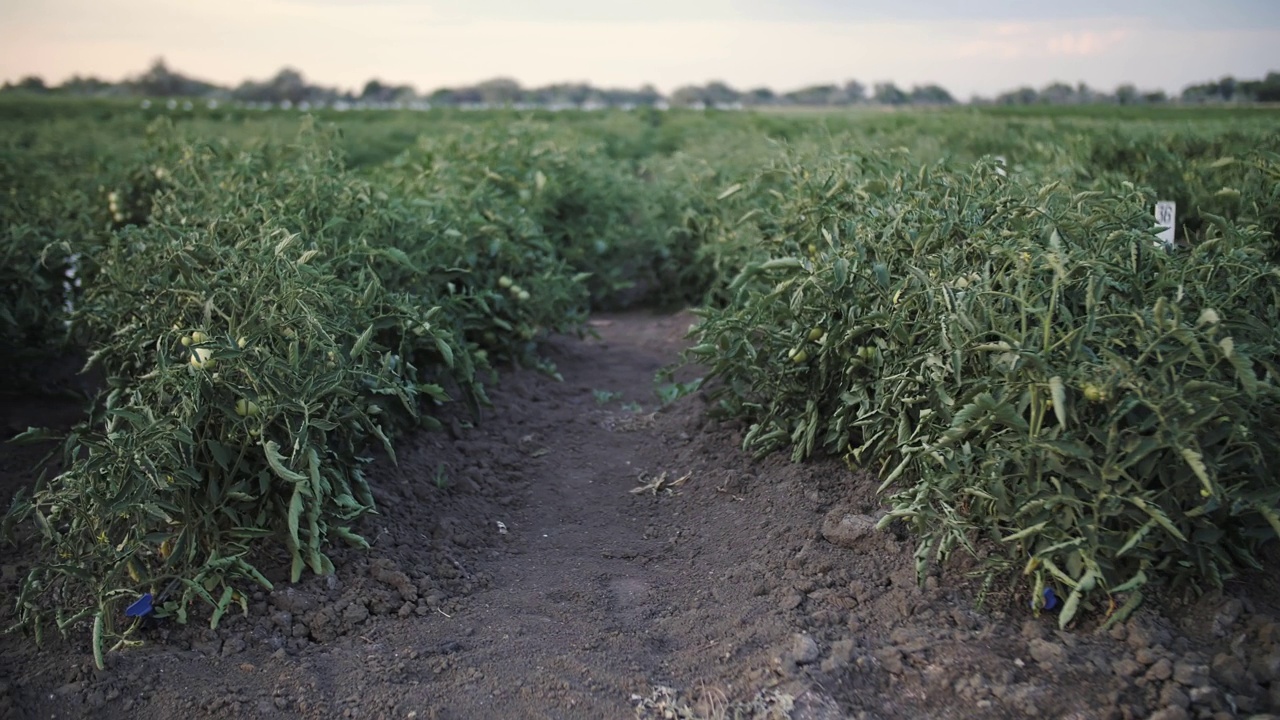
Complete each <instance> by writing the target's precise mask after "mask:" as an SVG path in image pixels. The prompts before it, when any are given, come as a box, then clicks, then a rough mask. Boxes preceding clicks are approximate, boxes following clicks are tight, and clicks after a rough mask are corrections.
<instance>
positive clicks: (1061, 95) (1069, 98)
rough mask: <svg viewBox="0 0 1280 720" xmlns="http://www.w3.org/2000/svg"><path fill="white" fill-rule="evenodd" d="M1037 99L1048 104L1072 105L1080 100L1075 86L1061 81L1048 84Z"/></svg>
mask: <svg viewBox="0 0 1280 720" xmlns="http://www.w3.org/2000/svg"><path fill="white" fill-rule="evenodd" d="M1037 99H1038V100H1039V102H1041V103H1044V104H1046V105H1071V104H1074V103H1076V102H1078V97H1077V95H1076V91H1075V88H1073V87H1071V86H1070V85H1068V84H1066V83H1061V82H1056V83H1052V84H1050V85H1048V86H1046V87H1045V88H1044V89H1043V90H1041V91H1040V93H1039V97H1038V98H1037Z"/></svg>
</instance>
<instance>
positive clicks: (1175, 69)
mask: <svg viewBox="0 0 1280 720" xmlns="http://www.w3.org/2000/svg"><path fill="white" fill-rule="evenodd" d="M159 56H163V57H164V58H165V60H166V61H167V62H168V65H169V67H170V68H172V69H174V70H177V71H180V72H183V73H185V74H187V75H191V76H194V77H197V78H201V79H207V80H211V81H215V82H219V83H222V84H237V83H239V82H240V81H242V80H244V79H247V78H252V79H263V78H266V77H269V76H271V75H274V74H275V72H276V71H277V70H279V69H280V68H281V67H284V66H290V67H293V68H296V69H298V70H300V71H301V72H302V73H303V74H304V75H305V76H306V77H307V79H308V80H310V81H311V82H315V83H319V84H324V85H336V86H339V87H343V88H359V87H360V86H362V85H363V84H364V82H365V81H366V80H368V79H370V78H374V77H376V78H379V79H381V80H383V81H385V82H393V83H410V84H412V85H414V86H415V87H417V88H418V89H419V90H431V89H434V88H437V87H441V86H447V85H460V84H469V83H474V82H478V81H480V80H485V79H489V78H493V77H497V76H505V77H512V78H515V79H517V80H519V81H520V82H521V83H522V84H524V85H527V86H530V85H540V84H546V83H551V82H560V81H588V82H591V83H593V84H595V85H598V86H616V87H632V88H634V87H638V86H640V85H641V84H644V83H652V84H654V85H656V86H657V87H658V88H659V89H661V90H664V91H671V90H673V89H674V88H675V87H677V86H679V85H682V84H687V83H698V84H701V83H705V82H707V81H710V80H723V81H725V82H727V83H729V84H730V85H732V86H734V87H736V88H738V89H742V90H745V89H748V88H751V87H756V86H760V85H767V86H769V87H772V88H773V89H775V90H792V89H796V88H799V87H802V86H804V85H808V84H816V83H828V82H844V81H846V80H850V79H856V80H859V81H861V82H863V83H865V84H867V85H871V84H872V83H875V82H878V81H883V80H893V81H895V82H897V83H898V84H899V85H900V86H903V87H909V86H911V85H914V84H922V83H927V82H936V83H939V84H941V85H942V86H944V87H946V88H947V89H949V90H950V91H951V92H952V93H953V94H955V95H956V96H957V97H958V98H960V99H965V98H968V97H969V96H970V95H972V94H974V93H979V94H983V95H992V94H994V93H996V92H999V91H1002V90H1008V89H1012V88H1014V87H1017V86H1021V85H1033V86H1036V87H1041V86H1043V85H1045V84H1048V83H1049V82H1052V81H1055V80H1061V81H1065V82H1069V83H1076V82H1080V81H1084V82H1087V83H1089V84H1090V85H1091V86H1094V87H1097V88H1101V89H1107V90H1110V89H1113V88H1114V87H1115V86H1116V85H1118V84H1120V83H1122V82H1134V83H1136V84H1137V85H1138V86H1139V87H1140V88H1143V89H1156V88H1160V89H1164V90H1167V91H1170V92H1177V91H1179V90H1181V88H1182V87H1183V86H1185V85H1187V84H1189V83H1192V82H1199V81H1202V80H1208V79H1216V78H1218V77H1220V76H1223V75H1235V76H1236V77H1243V78H1258V77H1261V76H1262V75H1264V74H1265V73H1266V72H1267V71H1268V70H1280V0H1214V1H1213V2H1209V1H1196V0H1163V1H1157V0H1121V1H1119V2H1117V1H1115V0H1111V1H1110V2H1107V1H1103V0H1074V1H1073V2H1037V1H1035V0H955V1H954V2H944V1H943V0H919V1H916V2H912V1H911V0H646V1H645V2H632V3H619V2H616V1H615V2H613V3H610V2H609V1H608V0H465V1H464V0H457V1H454V2H450V1H448V0H364V1H359V0H3V2H0V80H10V81H12V80H17V79H19V78H21V77H22V76H25V75H29V74H36V75H40V76H42V77H44V78H45V80H46V82H51V83H56V82H61V81H62V80H64V79H65V78H67V77H68V76H70V75H72V74H77V73H78V74H84V75H96V76H99V77H102V78H104V79H109V80H119V79H121V78H123V77H125V76H127V75H135V74H137V73H139V72H141V71H143V70H145V69H146V67H147V66H148V65H149V64H150V63H151V61H152V60H153V59H154V58H156V57H159Z"/></svg>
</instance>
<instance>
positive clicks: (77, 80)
mask: <svg viewBox="0 0 1280 720" xmlns="http://www.w3.org/2000/svg"><path fill="white" fill-rule="evenodd" d="M114 87H115V86H114V85H112V84H111V83H109V82H106V81H104V80H99V79H98V78H96V77H81V76H79V75H72V76H71V77H70V78H68V79H66V80H64V81H63V83H62V84H61V85H59V86H58V87H57V90H58V92H62V93H66V94H68V95H99V94H102V93H106V92H109V91H110V90H111V89H112V88H114Z"/></svg>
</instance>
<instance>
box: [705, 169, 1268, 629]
mask: <svg viewBox="0 0 1280 720" xmlns="http://www.w3.org/2000/svg"><path fill="white" fill-rule="evenodd" d="M801 165H803V168H802V167H801ZM814 165H815V163H814V162H812V161H807V162H805V163H798V164H797V165H796V169H795V170H793V171H792V176H793V177H792V182H791V190H790V191H789V192H788V193H786V194H779V195H778V196H777V197H776V201H775V202H773V203H771V204H768V205H765V206H763V207H761V208H760V213H761V215H762V218H761V219H760V220H759V221H758V222H757V227H758V228H762V229H767V232H764V233H763V234H766V236H767V237H769V240H767V241H766V243H765V247H766V248H767V250H768V255H769V259H767V260H759V259H756V258H755V257H754V256H748V259H747V263H746V267H745V268H744V270H743V272H742V273H741V274H739V275H738V276H737V278H736V279H735V280H734V281H733V283H731V284H730V286H729V300H728V304H727V306H726V307H724V308H723V309H716V308H711V309H707V310H704V311H703V312H702V315H703V321H702V323H701V324H700V326H699V328H698V331H697V334H698V337H699V344H698V345H697V346H695V347H694V348H693V349H692V350H691V353H690V355H691V358H692V359H693V360H695V361H697V362H699V363H702V364H705V365H707V366H708V367H709V368H710V372H709V377H711V378H716V379H717V380H718V381H719V383H720V390H719V394H720V396H721V398H722V400H723V403H724V407H725V409H727V410H728V411H729V412H731V413H733V414H738V415H745V416H747V417H750V418H751V419H752V420H753V424H752V426H751V429H750V432H748V433H747V435H746V438H745V445H746V446H747V447H749V448H753V449H755V450H756V451H758V452H769V451H771V450H774V449H778V448H783V447H790V448H791V450H792V457H793V458H794V459H796V460H799V459H802V458H804V457H807V456H809V455H811V454H813V453H814V452H816V451H818V450H820V449H821V450H823V451H826V452H828V453H837V454H841V455H843V456H845V457H846V458H847V459H848V460H849V461H850V463H852V464H855V465H871V466H873V467H878V468H880V470H881V472H883V473H884V478H885V479H884V483H883V485H882V490H889V489H892V495H891V497H890V503H891V504H892V508H893V509H892V510H891V512H890V513H889V514H888V515H887V516H886V518H885V522H886V523H887V522H890V521H892V520H894V519H901V520H904V521H906V522H907V523H908V524H909V525H910V526H911V527H912V528H913V529H914V530H915V531H916V532H917V533H918V534H919V535H920V538H921V545H920V548H919V553H918V558H919V561H920V568H921V570H922V571H923V568H924V565H925V563H926V562H927V561H928V559H929V558H930V557H931V556H932V557H937V558H943V557H946V555H947V554H948V553H949V552H950V551H951V550H952V549H953V548H955V547H957V546H961V547H971V546H972V542H973V541H974V540H975V539H976V538H977V537H986V538H990V539H992V540H996V541H999V542H1001V543H1003V544H1004V546H1005V547H1006V548H1007V549H1008V553H1009V556H1010V558H1011V559H1013V560H1014V561H1015V562H1019V561H1028V565H1027V570H1028V573H1029V574H1031V575H1032V576H1033V580H1034V583H1035V585H1036V589H1037V592H1036V593H1035V595H1033V597H1039V593H1038V589H1039V587H1040V586H1041V585H1042V584H1043V583H1045V582H1052V583H1055V584H1059V585H1061V586H1065V587H1066V588H1067V589H1068V590H1069V594H1068V607H1069V608H1071V610H1072V611H1071V612H1065V613H1063V616H1062V620H1063V622H1064V623H1065V622H1067V621H1069V620H1070V619H1071V616H1072V614H1073V613H1074V611H1075V608H1077V607H1078V604H1079V602H1080V598H1081V597H1082V596H1083V595H1084V594H1087V592H1088V591H1090V590H1092V589H1094V588H1100V589H1103V590H1107V591H1109V592H1117V591H1119V590H1120V589H1133V588H1135V587H1137V586H1139V585H1141V584H1142V583H1143V582H1145V581H1146V580H1147V579H1148V578H1150V577H1155V576H1162V577H1171V578H1173V579H1175V580H1186V581H1191V582H1196V583H1198V582H1207V583H1208V584H1211V585H1219V586H1220V585H1221V583H1222V581H1223V579H1224V578H1226V577H1228V576H1230V574H1231V573H1232V572H1233V571H1234V569H1235V568H1238V567H1240V566H1241V565H1256V560H1254V554H1253V552H1254V550H1255V549H1256V546H1257V544H1258V543H1259V542H1260V541H1262V540H1263V539H1265V538H1267V537H1271V536H1273V534H1275V533H1277V532H1280V526H1278V525H1277V524H1276V523H1275V522H1274V518H1275V508H1276V507H1277V503H1278V502H1280V485H1278V484H1277V483H1276V481H1275V477H1276V468H1275V466H1274V458H1275V457H1276V456H1277V452H1280V434H1278V433H1277V432H1276V431H1275V427H1276V421H1277V420H1278V419H1280V376H1278V375H1277V372H1278V368H1277V365H1276V360H1277V356H1278V351H1280V343H1278V342H1277V339H1276V336H1275V333H1274V330H1273V328H1274V327H1275V326H1276V323H1277V322H1278V321H1280V317H1278V316H1277V307H1280V305H1278V304H1277V303H1278V302H1280V270H1278V269H1277V268H1276V266H1274V265H1272V264H1270V263H1268V261H1267V256H1268V255H1269V254H1270V253H1273V252H1274V238H1273V237H1271V236H1270V235H1269V234H1268V233H1266V232H1264V231H1262V230H1260V229H1259V228H1257V227H1256V226H1250V225H1246V226H1236V225H1233V224H1230V223H1227V222H1222V223H1219V224H1217V225H1215V226H1214V227H1213V228H1212V229H1211V230H1210V231H1209V232H1208V234H1207V235H1206V236H1205V238H1204V241H1203V242H1201V243H1200V244H1198V245H1196V246H1195V247H1194V248H1193V249H1191V250H1182V251H1177V252H1175V253H1173V254H1167V253H1165V252H1164V251H1160V250H1157V249H1156V247H1155V245H1154V242H1153V240H1154V238H1153V235H1152V231H1151V230H1152V228H1151V226H1152V221H1151V220H1150V208H1151V207H1152V205H1153V204H1154V199H1155V198H1154V197H1153V196H1152V195H1150V194H1149V193H1147V192H1144V191H1140V190H1138V189H1137V188H1136V187H1135V186H1133V185H1132V184H1128V185H1125V186H1123V187H1122V188H1121V192H1119V193H1114V194H1110V193H1107V194H1104V193H1101V192H1094V191H1083V192H1074V191H1072V190H1071V189H1070V188H1069V187H1068V186H1067V185H1065V184H1062V183H1054V184H1050V185H1045V186H1039V185H1036V184H1030V183H1024V182H1019V181H1017V180H1015V179H1012V178H1007V177H1005V176H1002V175H1000V174H999V172H997V171H998V170H999V169H1000V168H999V166H997V165H996V164H994V163H992V162H983V163H980V164H979V165H977V166H975V167H972V168H955V169H953V168H950V167H948V166H946V165H934V166H914V165H913V164H912V163H911V162H910V158H909V157H908V156H905V155H902V154H892V153H889V154H882V153H876V154H869V155H861V156H858V157H840V158H832V159H831V160H830V161H829V164H826V165H825V166H823V165H819V166H818V167H816V168H815V167H814ZM1020 559H1021V560H1020Z"/></svg>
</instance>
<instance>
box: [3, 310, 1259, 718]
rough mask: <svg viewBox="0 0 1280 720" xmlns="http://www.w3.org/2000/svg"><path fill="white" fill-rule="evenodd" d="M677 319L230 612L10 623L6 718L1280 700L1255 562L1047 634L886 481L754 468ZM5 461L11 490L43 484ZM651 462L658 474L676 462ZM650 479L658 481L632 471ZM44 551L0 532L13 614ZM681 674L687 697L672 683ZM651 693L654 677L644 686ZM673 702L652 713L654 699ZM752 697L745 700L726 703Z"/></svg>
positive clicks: (1007, 707) (950, 709) (1017, 712)
mask: <svg viewBox="0 0 1280 720" xmlns="http://www.w3.org/2000/svg"><path fill="white" fill-rule="evenodd" d="M690 321H691V318H690V317H689V316H688V315H676V316H652V315H648V314H626V315H614V316H599V317H597V318H596V320H595V322H594V323H593V327H594V330H595V331H596V332H597V333H598V335H599V337H598V338H588V339H583V340H578V339H572V338H560V339H556V340H554V341H553V342H551V343H550V344H549V345H548V347H547V348H546V354H547V357H549V358H550V359H551V360H552V361H554V362H555V363H556V365H557V366H558V369H559V371H560V373H561V374H562V375H563V377H564V381H563V382H557V381H555V380H553V379H551V378H549V377H547V376H546V375H544V374H542V373H539V372H536V371H532V370H517V371H513V372H510V373H507V374H505V375H504V376H503V378H502V379H501V381H500V382H498V383H497V384H496V386H495V387H494V389H493V390H492V392H491V398H492V400H493V408H491V409H489V410H486V411H485V413H484V415H483V416H482V418H480V421H479V422H477V423H474V425H473V423H472V422H471V418H469V417H466V416H464V415H455V416H451V417H450V423H449V425H450V427H449V430H448V431H447V432H437V433H422V434H418V435H414V436H412V437H409V438H406V439H405V440H404V442H402V443H401V445H400V448H401V449H400V450H399V451H398V454H399V464H398V465H394V466H393V465H391V464H390V463H388V462H385V461H382V460H380V461H379V462H378V463H376V464H375V466H374V468H375V469H374V472H373V474H372V477H371V483H372V484H373V485H374V486H375V492H376V497H377V499H378V501H379V507H380V514H379V515H377V516H373V517H370V518H369V519H368V520H367V521H366V522H365V524H364V526H363V527H362V531H363V532H364V533H365V535H366V537H368V538H370V540H371V541H372V542H373V548H372V549H371V550H369V551H366V552H357V551H339V552H338V553H337V554H336V556H335V564H336V565H337V568H338V570H337V573H336V575H334V576H333V577H329V578H315V577H312V578H305V579H304V581H303V582H302V583H300V584H298V585H297V586H292V587H290V586H287V584H286V583H284V582H283V581H282V578H283V572H284V566H285V563H284V562H283V561H281V562H280V563H279V569H278V571H277V572H276V574H275V575H274V576H273V578H272V579H273V580H278V581H280V582H279V583H278V588H277V590H276V591H275V592H273V593H270V594H267V593H259V594H258V595H257V596H255V598H254V602H253V604H252V610H253V612H252V613H251V614H250V616H249V617H248V618H240V617H233V618H227V619H224V621H223V624H222V626H221V627H220V628H219V630H218V631H216V632H214V631H209V630H207V629H203V630H202V629H199V627H198V626H195V625H193V626H191V627H186V628H175V627H166V626H160V627H156V628H154V629H151V630H149V631H148V632H147V634H146V635H145V637H146V640H147V643H146V644H145V645H144V646H142V647H139V648H132V649H129V650H127V651H125V652H123V653H117V654H113V655H112V656H110V658H109V660H110V662H109V665H110V667H109V668H108V669H107V670H106V671H102V672H99V671H95V670H93V668H92V664H91V661H90V658H89V655H88V648H87V645H86V643H85V642H84V637H83V636H84V633H80V634H77V635H76V636H73V638H72V639H71V640H70V641H68V642H52V643H49V644H47V645H46V647H45V648H43V649H42V650H39V651H37V650H34V649H33V648H31V646H30V643H29V642H28V641H27V640H25V639H23V638H21V637H17V636H7V637H4V638H2V639H0V642H2V643H3V644H2V645H0V651H2V652H0V717H17V718H27V717H30V718H54V717H57V718H80V717H93V718H157V719H158V718H175V717H184V718H201V717H228V718H232V717H234V718H239V717H250V718H293V717H306V718H333V717H351V718H440V719H451V718H604V719H609V718H629V717H636V715H637V713H639V714H640V716H641V717H672V718H676V717H690V718H691V717H708V718H713V717H758V718H765V717H770V718H785V717H791V718H797V719H800V718H809V719H815V718H822V719H826V718H844V717H858V718H917V717H939V718H971V717H972V718H988V717H997V718H999V717H1010V718H1015V717H1031V716H1035V717H1039V718H1056V717H1071V718H1094V717H1097V718H1138V717H1148V716H1157V717H1160V718H1163V719H1164V720H1171V719H1176V718H1183V717H1185V718H1193V717H1204V718H1209V717H1237V716H1239V717H1248V716H1250V715H1251V714H1255V713H1265V712H1267V711H1268V710H1269V709H1270V710H1271V711H1273V712H1274V711H1278V710H1280V677H1278V676H1280V624H1278V623H1277V622H1276V621H1275V618H1276V617H1277V614H1278V613H1277V607H1276V597H1277V593H1276V590H1277V584H1276V581H1275V579H1274V577H1268V576H1266V575H1265V574H1264V575H1260V576H1258V577H1252V578H1246V579H1245V580H1243V581H1241V582H1239V583H1237V584H1236V585H1233V587H1232V588H1231V591H1230V592H1229V593H1228V594H1227V595H1226V596H1206V597H1205V598H1203V599H1201V600H1199V601H1198V602H1195V603H1192V604H1178V603H1168V606H1169V607H1176V609H1172V610H1167V611H1165V612H1155V611H1154V609H1149V610H1146V611H1143V612H1142V613H1140V615H1139V616H1138V617H1137V618H1135V620H1133V621H1131V622H1130V623H1128V624H1127V625H1126V626H1121V627H1120V628H1118V629H1116V630H1115V631H1113V632H1111V633H1109V634H1105V635H1096V634H1092V633H1090V632H1087V630H1088V628H1085V629H1082V630H1081V631H1077V632H1073V633H1059V632H1058V631H1057V629H1056V628H1057V625H1056V621H1055V620H1056V619H1055V618H1053V617H1051V616H1046V617H1041V618H1033V617H1031V615H1030V612H1029V611H1027V610H1025V609H1024V608H1023V607H1022V603H1021V598H1020V597H1018V596H1015V595H1013V594H1011V593H1009V592H1007V591H1006V590H1007V588H1006V587H1005V586H993V587H992V588H991V592H989V593H988V594H987V595H986V602H985V604H984V605H983V606H982V607H981V608H978V607H976V606H975V605H976V599H977V598H978V597H979V590H980V588H979V583H978V581H977V580H976V579H971V578H968V577H967V576H966V575H965V573H964V567H963V566H958V567H954V568H951V569H949V570H948V572H947V574H946V575H945V576H939V575H937V574H934V575H931V576H930V577H929V578H928V579H927V580H926V582H925V583H924V584H923V586H921V585H919V584H917V582H916V576H915V560H914V557H913V550H914V544H913V543H912V542H911V539H910V538H909V537H907V536H906V535H904V534H901V533H895V532H885V533H871V532H866V529H865V525H866V523H868V522H870V521H873V520H874V519H875V517H876V514H877V513H878V512H880V508H879V506H878V503H877V502H876V500H875V497H874V488H875V484H876V483H875V482H874V481H873V480H871V479H870V478H865V477H862V476H858V475H855V474H854V473H852V472H850V471H849V470H848V469H847V468H845V467H844V466H843V465H841V464H840V463H838V462H834V461H832V462H816V463H811V464H806V465H804V466H795V465H791V464H790V463H788V462H786V460H785V458H769V459H766V460H763V461H759V462H753V461H751V460H750V459H749V458H747V457H745V456H744V455H743V454H742V453H741V452H740V450H739V443H740V440H741V429H740V428H737V427H735V426H732V425H724V426H721V425H718V424H716V423H715V422H712V421H710V420H708V419H707V413H706V410H707V406H706V401H705V399H704V398H702V397H700V396H691V397H687V398H684V399H683V400H680V401H678V402H676V403H675V404H673V405H672V406H670V407H667V408H659V407H658V403H657V399H656V397H655V395H654V392H653V379H654V373H655V372H656V371H657V370H658V369H659V368H660V367H662V366H663V365H665V364H667V363H669V362H671V361H672V360H674V359H675V357H676V354H677V352H678V350H679V348H680V347H681V346H682V343H683V340H682V339H681V338H682V336H683V334H684V332H685V330H686V329H687V328H688V326H689V323H690ZM5 452H6V453H7V454H5V455H3V456H0V460H2V461H3V467H0V471H3V473H4V478H5V479H4V482H5V483H7V485H5V486H3V489H4V492H3V497H0V500H4V501H6V502H7V498H8V496H9V494H10V493H11V492H12V490H13V484H14V483H15V482H17V481H29V477H28V476H27V475H25V474H24V472H22V467H24V465H23V463H28V462H29V460H31V459H32V457H31V456H30V455H29V454H26V455H24V454H22V453H20V452H18V451H14V450H6V451H5ZM660 480H661V482H659V481H660ZM645 485H649V489H648V490H645V491H643V492H637V493H633V492H632V490H635V489H637V488H640V487H642V486H645ZM27 562H29V555H27V554H24V551H23V549H22V548H16V549H15V548H12V547H6V548H4V549H3V550H0V570H3V578H2V579H0V592H2V593H3V595H4V597H3V598H2V602H3V607H0V621H4V622H6V623H7V622H8V620H9V619H10V615H9V613H10V607H9V606H10V601H9V597H10V594H11V593H12V592H13V591H14V588H15V587H16V578H17V577H18V576H19V574H20V573H21V571H22V569H23V567H24V564H25V563H27ZM663 686H665V687H667V688H671V689H672V690H671V691H670V692H668V691H665V690H658V689H655V688H658V687H663ZM635 696H638V697H639V698H640V699H639V700H637V699H635ZM664 712H665V713H670V714H666V715H664V714H663V713H664ZM735 713H736V714H735Z"/></svg>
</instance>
